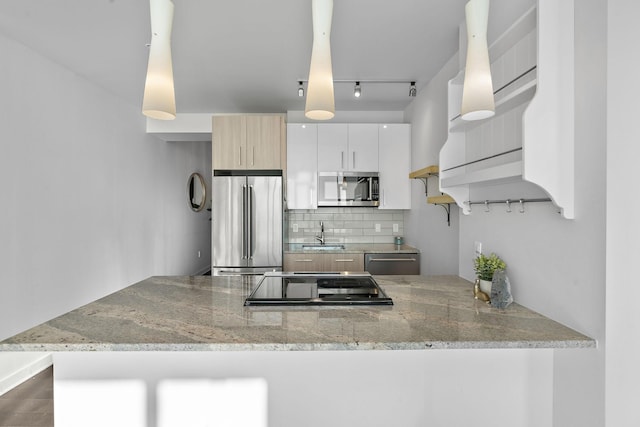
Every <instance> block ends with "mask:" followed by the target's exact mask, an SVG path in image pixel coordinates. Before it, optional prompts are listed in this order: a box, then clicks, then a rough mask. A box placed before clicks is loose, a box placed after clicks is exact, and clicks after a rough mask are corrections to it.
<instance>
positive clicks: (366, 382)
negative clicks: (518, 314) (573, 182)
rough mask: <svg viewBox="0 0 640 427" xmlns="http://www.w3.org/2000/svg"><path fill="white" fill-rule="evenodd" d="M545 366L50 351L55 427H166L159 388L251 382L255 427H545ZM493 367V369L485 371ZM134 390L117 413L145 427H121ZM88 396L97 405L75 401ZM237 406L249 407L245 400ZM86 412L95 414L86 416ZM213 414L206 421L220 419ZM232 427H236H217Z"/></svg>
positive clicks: (329, 354) (546, 354)
mask: <svg viewBox="0 0 640 427" xmlns="http://www.w3.org/2000/svg"><path fill="white" fill-rule="evenodd" d="M552 357H553V350H549V349H546V350H545V349H536V350H527V349H511V350H509V351H503V350H478V349H462V350H453V349H449V350H408V351H402V350H397V351H396V350H394V351H386V350H383V351H243V352H235V351H209V352H194V351H187V352H180V351H168V352H161V351H151V352H135V351H118V352H57V353H55V354H54V364H55V371H54V394H55V395H56V402H55V403H56V407H55V424H56V425H64V426H86V425H100V426H103V425H128V426H133V425H136V426H140V427H143V426H155V425H160V426H162V425H166V424H164V423H162V422H161V421H163V420H162V419H161V417H157V415H156V414H157V413H158V410H160V409H163V407H162V406H161V405H162V402H161V400H160V399H158V388H159V387H158V384H160V383H162V381H163V380H165V379H173V380H176V379H181V380H185V379H211V380H221V381H218V384H220V383H222V381H224V380H225V379H239V378H253V379H262V380H263V381H264V382H266V384H267V413H268V423H265V424H251V425H253V426H255V425H268V426H274V427H275V426H277V427H298V426H305V427H326V426H332V427H346V426H349V427H351V426H399V427H400V426H402V427H405V426H407V427H408V426H429V427H458V426H478V427H539V426H549V425H550V421H551V412H552V408H551V406H552V405H551V404H552V402H551V401H552V397H551V394H552V393H551V391H552V383H551V372H550V371H551V370H552V369H553V367H552V363H553V362H552ZM495 366H499V369H497V370H492V369H489V367H495ZM513 372H518V373H519V374H520V375H518V376H514V375H513ZM114 380H127V382H124V381H118V382H117V383H115V384H114ZM132 383H133V384H132ZM132 385H133V387H132V388H134V391H136V390H142V393H140V394H142V398H141V399H138V400H133V399H128V401H127V402H123V405H120V406H118V408H119V409H123V408H124V407H129V408H131V406H132V404H135V403H136V402H140V403H138V404H137V405H136V407H134V408H131V409H132V411H131V412H132V413H140V412H142V413H143V414H144V413H145V412H146V415H147V419H146V423H138V424H134V423H133V422H131V418H132V417H127V418H124V419H122V417H126V415H127V414H126V413H125V412H124V409H123V410H121V411H118V413H112V412H113V411H111V409H112V408H113V406H114V405H113V402H114V401H116V402H117V401H121V400H122V396H123V395H125V393H127V392H128V391H129V390H130V387H131V386H132ZM105 386H107V387H105ZM96 388H99V389H100V391H101V392H102V394H101V398H99V399H93V398H91V399H88V400H89V401H83V399H82V398H83V397H85V396H91V397H93V396H94V394H95V390H96ZM109 391H111V394H106V393H109ZM199 396H200V397H201V396H202V392H200V395H199ZM225 397H227V396H225ZM210 399H214V400H215V397H213V396H211V397H210ZM241 399H242V401H241V403H242V405H244V407H245V408H247V402H248V401H247V399H246V398H241ZM125 403H126V405H125ZM256 403H257V405H258V406H259V407H262V405H263V402H256ZM79 406H80V407H82V408H83V409H85V411H81V410H79V409H78V407H79ZM211 406H212V405H199V407H195V408H193V411H194V412H196V413H197V412H198V411H202V412H205V411H207V410H211ZM213 406H215V404H214V405H213ZM87 407H89V408H92V409H93V410H92V411H90V412H89V413H88V414H86V412H87V411H86V408H87ZM245 410H246V409H245ZM161 412H164V411H161ZM161 412H160V413H161ZM97 413H98V414H108V415H109V416H112V417H118V416H119V417H121V419H120V420H113V419H112V420H111V422H110V423H108V424H106V423H105V421H104V419H103V418H101V419H96V417H95V414H97ZM189 415H193V414H192V413H191V412H190V414H189ZM211 415H212V416H209V417H207V418H205V419H208V420H211V419H212V418H215V415H219V414H215V415H214V414H211ZM63 417H64V419H63ZM63 421H64V422H63ZM234 421H236V420H234ZM221 424H222V423H221ZM231 424H233V425H239V424H235V423H229V424H226V423H225V424H224V425H231ZM172 425H181V424H172ZM198 425H204V423H203V424H198ZM207 425H209V424H207ZM216 425H220V424H216Z"/></svg>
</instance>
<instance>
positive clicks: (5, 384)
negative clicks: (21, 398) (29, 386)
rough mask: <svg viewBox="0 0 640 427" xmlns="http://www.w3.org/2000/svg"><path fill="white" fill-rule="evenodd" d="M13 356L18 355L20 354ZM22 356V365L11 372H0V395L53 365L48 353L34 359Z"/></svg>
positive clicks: (26, 354)
mask: <svg viewBox="0 0 640 427" xmlns="http://www.w3.org/2000/svg"><path fill="white" fill-rule="evenodd" d="M15 354H16V355H18V354H20V353H15ZM23 354H24V356H25V359H26V360H25V362H24V364H21V365H20V366H18V367H16V368H14V369H12V370H11V372H1V374H2V375H3V376H2V377H0V395H3V394H5V393H6V392H8V391H9V390H11V389H13V388H15V387H16V386H18V385H20V384H22V383H23V382H25V381H27V380H28V379H29V378H31V377H33V376H34V375H36V374H38V373H40V372H42V371H44V370H45V369H47V368H48V367H49V366H51V365H52V364H53V357H52V356H51V354H50V353H47V354H42V355H37V356H36V357H35V358H29V356H30V355H29V353H23Z"/></svg>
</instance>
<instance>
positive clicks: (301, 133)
mask: <svg viewBox="0 0 640 427" xmlns="http://www.w3.org/2000/svg"><path fill="white" fill-rule="evenodd" d="M317 153H318V125H316V124H288V125H287V188H286V192H287V208H288V209H316V208H317V207H318V191H317V190H318V158H317Z"/></svg>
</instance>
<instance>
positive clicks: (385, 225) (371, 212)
mask: <svg viewBox="0 0 640 427" xmlns="http://www.w3.org/2000/svg"><path fill="white" fill-rule="evenodd" d="M320 221H322V222H323V223H324V236H325V241H326V242H327V243H393V242H394V241H393V238H394V236H403V233H404V211H402V210H379V209H378V208H320V209H315V210H290V211H287V212H285V243H314V242H316V239H315V236H317V235H319V234H320ZM394 226H395V227H396V228H397V231H394ZM376 227H378V228H376ZM378 230H379V231H378Z"/></svg>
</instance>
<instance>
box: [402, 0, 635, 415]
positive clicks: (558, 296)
mask: <svg viewBox="0 0 640 427" xmlns="http://www.w3.org/2000/svg"><path fill="white" fill-rule="evenodd" d="M575 31H576V34H575V45H576V46H575V49H576V51H575V61H576V66H575V69H576V76H575V78H576V81H575V85H576V86H575V96H576V99H575V105H576V115H575V119H576V123H575V127H576V133H575V137H576V144H575V145H576V152H575V174H576V175H575V180H576V190H575V198H576V219H575V220H563V219H562V218H560V216H559V215H558V214H557V213H556V211H555V210H554V209H553V207H551V206H550V205H547V204H537V205H536V204H531V205H527V207H526V213H525V214H519V213H518V212H517V210H516V209H515V207H514V212H512V213H506V209H500V208H498V207H494V208H492V212H491V213H488V214H486V213H484V212H482V209H475V211H474V212H473V213H472V214H471V215H469V216H465V215H462V214H460V213H459V212H457V215H458V218H457V219H458V220H459V239H458V242H456V243H459V252H458V254H456V255H454V256H453V258H454V259H455V260H456V262H457V263H458V265H457V266H456V268H455V272H457V273H459V275H461V276H462V277H464V278H467V279H470V280H472V279H473V278H474V272H473V265H472V260H473V257H474V254H473V249H474V242H475V241H480V242H482V244H483V251H484V252H497V253H498V254H499V255H501V256H502V257H503V258H504V259H505V261H506V262H507V264H508V274H509V277H510V279H511V283H512V286H513V292H514V296H515V299H516V301H517V302H519V303H521V304H523V305H525V306H527V307H529V308H532V309H534V310H537V311H539V312H541V313H542V314H544V315H546V316H548V317H550V318H553V319H555V320H557V321H560V322H562V323H564V324H566V325H568V326H570V327H573V328H575V329H577V330H579V331H581V332H583V333H585V334H587V335H589V336H591V337H594V338H596V339H597V340H598V342H599V349H597V350H562V351H556V352H555V355H554V377H553V378H554V387H553V388H554V390H553V396H554V413H553V421H554V424H553V425H557V426H565V425H580V426H593V427H596V426H602V425H604V332H605V330H604V329H605V317H604V316H605V307H604V301H605V203H604V200H605V195H606V192H605V173H606V170H605V162H604V160H603V159H605V155H606V142H605V141H606V122H605V120H606V119H605V118H606V108H605V105H606V62H605V61H606V0H581V1H576V2H575ZM627 36H628V33H627ZM448 66H449V64H448V65H447V66H445V68H443V71H441V74H445V75H452V74H451V71H450V70H449V69H448ZM444 80H445V79H444V78H443V79H442V81H440V82H437V81H436V80H434V81H432V82H430V84H429V85H428V86H427V88H426V92H427V96H428V97H431V96H433V97H434V102H433V103H432V104H431V107H430V108H433V109H436V110H438V111H437V112H430V110H429V108H427V107H426V104H427V101H424V103H425V106H423V107H419V106H420V103H422V100H421V99H417V100H416V101H415V102H414V104H415V105H413V106H412V109H409V110H408V112H407V115H408V117H410V121H411V124H412V127H413V129H414V132H415V134H414V138H413V143H414V153H413V154H414V162H415V161H416V160H417V159H420V158H422V159H424V160H418V162H419V164H418V165H415V164H414V167H415V168H417V167H424V166H426V165H427V164H435V163H437V157H435V154H434V153H435V151H436V150H438V149H439V148H440V146H441V145H442V142H444V139H445V138H446V137H444V136H443V132H445V131H446V129H444V130H443V126H446V115H445V114H446V108H447V107H446V99H445V98H444V92H438V91H444V90H446V87H445V86H444V85H445V82H444ZM435 85H438V89H436V88H435V87H434V86H435ZM422 92H425V90H424V89H423V90H422ZM436 94H437V95H436ZM433 118H437V120H438V121H434V119H433ZM635 139H637V138H635ZM628 140H629V138H627V141H628ZM415 186H417V184H415ZM518 187H521V188H520V190H519V191H522V192H523V195H524V196H528V195H529V194H532V193H535V192H536V190H534V189H532V186H527V185H521V186H517V188H518ZM509 191H512V189H510V190H509ZM509 194H510V195H511V194H512V193H509ZM514 196H515V194H514ZM475 198H477V197H475ZM422 203H423V204H424V202H422ZM414 206H416V209H414V211H415V212H411V214H409V215H408V216H407V218H405V227H407V229H408V230H409V231H408V232H407V235H408V236H410V235H412V234H416V236H417V237H416V240H417V242H413V243H414V244H415V245H416V246H418V247H420V249H422V250H423V252H424V253H426V254H429V255H425V256H423V259H424V258H428V256H438V254H439V253H440V252H439V251H440V250H441V247H440V246H441V245H438V244H435V245H434V244H433V243H432V240H433V236H434V232H433V231H430V232H427V231H426V230H425V231H422V230H424V229H425V228H426V227H434V225H433V224H434V222H435V223H436V224H437V223H438V222H437V221H438V219H440V221H441V217H440V218H439V217H438V216H437V214H438V213H439V212H437V213H436V215H434V218H433V219H432V218H430V217H427V215H426V213H421V212H420V211H419V210H418V209H419V208H418V207H419V206H421V205H420V204H418V203H416V204H415V205H414ZM433 209H435V208H433ZM440 214H441V213H440ZM455 226H456V223H455V222H454V223H452V227H455ZM452 233H455V231H452ZM449 238H451V237H449ZM409 243H412V242H411V241H409ZM445 245H452V244H451V243H450V242H445ZM449 247H450V246H449ZM450 256H451V255H450ZM428 268H429V267H427V269H426V270H425V272H427V273H429V270H428ZM514 375H519V374H518V373H514ZM578 390H579V392H577V391H578Z"/></svg>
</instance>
